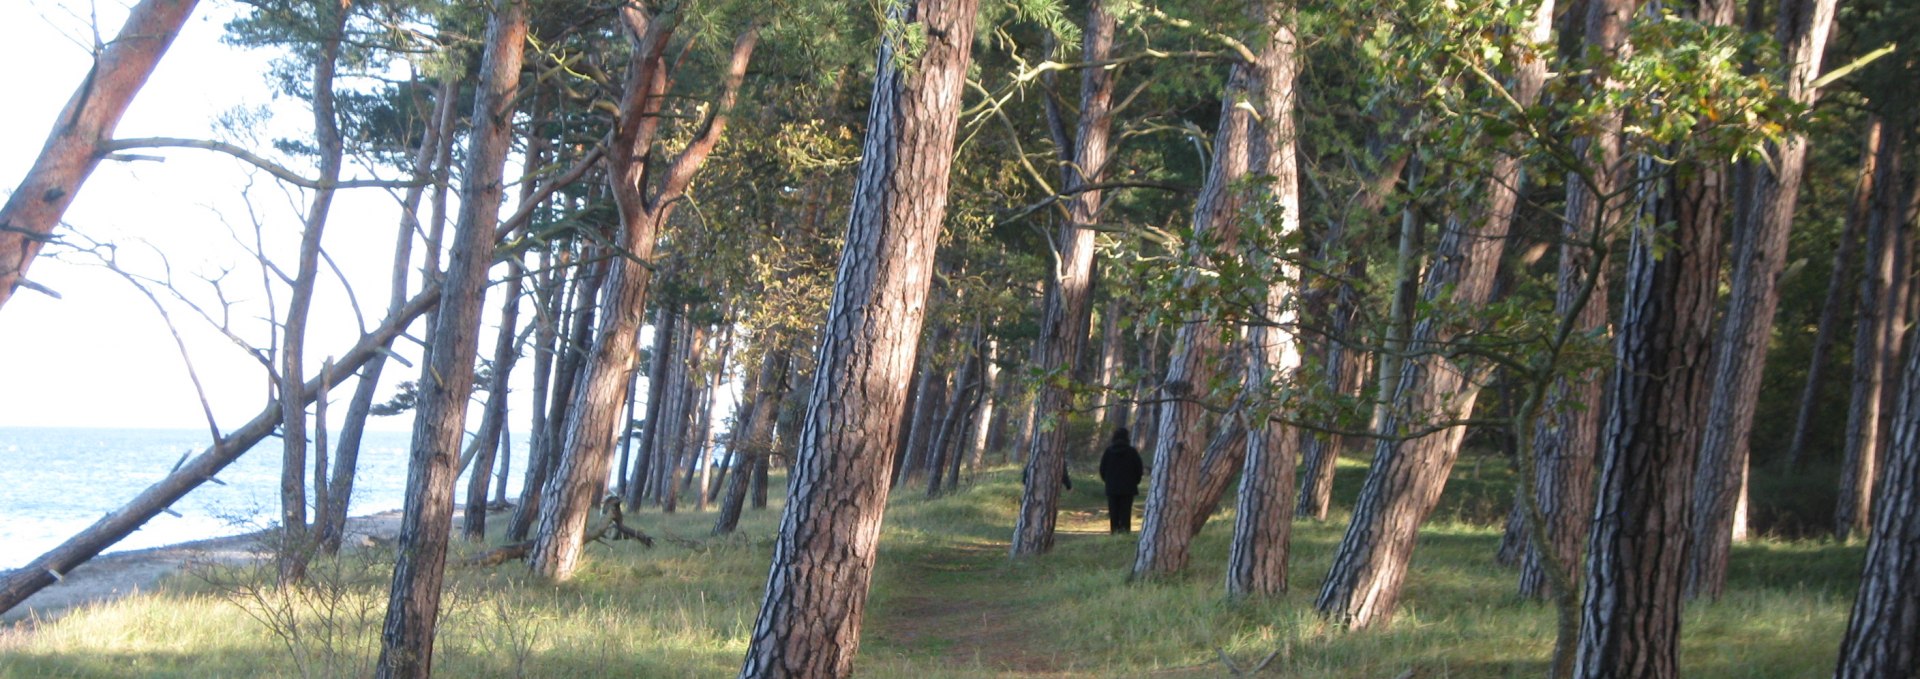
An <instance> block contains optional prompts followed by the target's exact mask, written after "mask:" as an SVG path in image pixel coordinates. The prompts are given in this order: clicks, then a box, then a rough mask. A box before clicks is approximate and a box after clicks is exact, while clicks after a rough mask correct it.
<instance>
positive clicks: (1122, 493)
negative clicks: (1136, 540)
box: [1100, 427, 1147, 533]
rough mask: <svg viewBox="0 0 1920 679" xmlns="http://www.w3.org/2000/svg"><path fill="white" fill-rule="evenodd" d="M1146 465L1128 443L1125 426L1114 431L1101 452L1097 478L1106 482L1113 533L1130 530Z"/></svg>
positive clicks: (1108, 515)
mask: <svg viewBox="0 0 1920 679" xmlns="http://www.w3.org/2000/svg"><path fill="white" fill-rule="evenodd" d="M1146 471H1147V466H1146V465H1145V464H1144V463H1142V462H1141V461H1140V451H1139V450H1138V449H1136V448H1134V447H1133V444H1131V443H1128V442H1127V428H1126V427H1121V428H1119V429H1115V430H1114V431H1113V443H1111V444H1108V445H1107V451H1106V452H1104V453H1101V454H1100V480H1101V481H1105V482H1106V484H1107V517H1108V521H1109V522H1110V524H1109V525H1110V526H1111V530H1112V532H1114V533H1131V532H1133V498H1134V497H1135V496H1138V495H1139V494H1140V477H1141V476H1142V475H1144V474H1145V473H1146Z"/></svg>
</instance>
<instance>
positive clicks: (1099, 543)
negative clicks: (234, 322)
mask: <svg viewBox="0 0 1920 679" xmlns="http://www.w3.org/2000/svg"><path fill="white" fill-rule="evenodd" d="M1362 471H1363V470H1361V469H1359V468H1357V467H1354V466H1347V467H1344V468H1342V469H1341V478H1340V483H1339V489H1338V490H1339V492H1338V493H1337V495H1339V496H1341V497H1347V498H1350V497H1351V496H1352V494H1353V492H1354V490H1355V489H1356V488H1357V486H1358V482H1359V479H1360V476H1361V473H1362ZM1077 476H1080V477H1081V478H1086V477H1088V476H1091V475H1090V474H1088V475H1077ZM1017 481H1018V471H1017V470H1011V469H1002V470H998V471H995V472H991V473H988V474H985V475H982V476H981V477H980V478H979V479H976V480H975V482H974V483H972V484H971V485H970V486H968V487H966V488H965V489H964V490H963V491H962V492H960V493H956V494H954V495H950V496H948V497H945V498H941V499H938V500H931V501H930V500H926V499H924V498H922V497H921V496H920V493H917V492H906V493H902V494H901V495H900V497H898V498H896V499H895V501H894V502H893V504H892V506H891V507H890V509H889V511H888V516H887V523H886V531H885V534H884V537H883V539H882V543H881V550H880V564H879V566H878V570H877V573H876V578H875V583H874V590H873V595H872V599H871V601H870V605H869V608H868V614H867V620H866V625H865V634H864V641H863V644H862V648H861V651H860V660H859V665H858V673H859V674H860V675H861V676H866V677H912V678H914V679H938V678H943V677H955V678H965V677H1008V676H1012V677H1136V676H1169V677H1187V676H1192V677H1209V676H1226V675H1228V672H1227V670H1226V667H1225V665H1223V664H1222V663H1221V660H1220V658H1221V657H1222V656H1225V657H1227V658H1229V659H1231V660H1232V661H1233V662H1234V663H1236V664H1238V665H1240V666H1242V667H1245V666H1248V665H1251V664H1252V663H1254V662H1257V661H1258V660H1259V659H1261V658H1263V657H1265V656H1267V655H1268V654H1270V653H1274V652H1276V651H1278V653H1279V656H1278V657H1277V658H1276V659H1275V660H1274V661H1273V663H1272V664H1271V665H1270V666H1269V669H1268V673H1269V675H1271V676H1288V677H1382V678H1389V677H1403V676H1416V677H1536V676H1540V674H1541V673H1542V671H1543V670H1544V668H1545V665H1546V655H1547V653H1548V650H1549V648H1550V646H1551V643H1552V615H1551V611H1550V610H1548V609H1547V608H1545V607H1543V606H1540V605H1536V604H1533V603H1528V602H1523V601H1520V600H1518V599H1517V598H1515V597H1514V596H1513V595H1512V593H1511V592H1512V588H1513V587H1512V580H1513V577H1512V574H1511V573H1510V572H1509V571H1507V570H1505V569H1503V568H1500V567H1498V566H1496V565H1495V564H1494V563H1493V561H1492V555H1493V552H1494V548H1495V546H1496V544H1497V543H1498V541H1499V532H1498V529H1497V527H1494V526H1493V525H1491V524H1492V519H1494V518H1496V517H1499V516H1501V515H1503V513H1504V508H1505V506H1506V505H1505V503H1506V499H1505V497H1506V496H1505V493H1506V492H1508V491H1507V490H1506V489H1507V488H1508V487H1509V484H1508V479H1507V475H1506V472H1505V470H1504V468H1503V466H1502V465H1500V464H1499V463H1498V462H1491V461H1490V462H1488V463H1486V464H1483V465H1476V464H1475V463H1474V462H1473V461H1472V460H1471V459H1470V460H1468V461H1465V462H1463V463H1462V465H1461V467H1460V469H1459V470H1457V471H1456V473H1455V479H1454V482H1453V483H1454V485H1453V487H1451V488H1449V491H1448V498H1447V501H1446V503H1445V504H1444V505H1443V506H1442V507H1441V509H1440V510H1438V511H1436V512H1435V521H1434V522H1432V523H1431V524H1430V525H1429V527H1428V528H1427V529H1426V530H1425V532H1424V533H1423V536H1422V539H1421V543H1420V548H1419V551H1418V553H1417V556H1416V557H1415V562H1414V566H1413V575H1412V577H1411V580H1410V582H1409V585H1408V590H1407V593H1406V595H1405V596H1404V597H1403V602H1402V609H1401V612H1400V614H1399V616H1398V617H1397V618H1396V620H1395V622H1394V624H1393V625H1392V627H1391V628H1390V629H1387V630H1381V631H1368V632H1361V633H1343V632H1339V631H1337V630H1334V629H1330V628H1328V627H1327V626H1326V625H1325V624H1323V623H1322V622H1321V621H1320V620H1319V619H1318V618H1317V617H1316V616H1315V615H1314V614H1313V612H1312V608H1311V602H1312V598H1313V595H1314V593H1315V591H1316V588H1317V586H1318V584H1319V580H1320V578H1321V577H1322V576H1323V575H1324V574H1325V570H1326V568H1327V565H1328V563H1329V562H1330V561H1331V552H1332V550H1333V549H1334V547H1335V546H1336V544H1337V543H1338V541H1339V539H1340V532H1341V530H1342V529H1343V528H1344V525H1345V522H1344V517H1339V516H1336V517H1334V520H1332V521H1328V522H1326V523H1315V522H1305V523H1302V524H1300V525H1299V526H1298V527H1297V528H1296V530H1295V536H1294V543H1293V545H1294V558H1293V562H1292V567H1293V577H1292V589H1293V591H1292V593H1291V594H1289V595H1288V596H1287V597H1285V598H1282V599H1279V600H1275V601H1260V602H1245V603H1232V602H1228V601H1225V600H1224V599H1223V598H1222V596H1221V592H1222V586H1221V580H1222V578H1223V577H1224V576H1223V567H1222V563H1223V562H1224V560H1225V558H1226V551H1227V538H1228V535H1227V533H1229V532H1230V526H1231V521H1230V517H1229V520H1223V517H1215V519H1214V521H1213V522H1212V523H1211V524H1209V525H1208V527H1207V529H1206V530H1205V531H1204V532H1203V533H1202V534H1201V536H1200V538H1199V539H1198V541H1197V542H1196V543H1195V552H1194V555H1193V566H1192V567H1190V568H1189V570H1188V572H1187V574H1186V575H1185V576H1182V577H1178V578H1174V579H1171V580H1168V581H1161V582H1154V583H1146V584H1129V583H1127V582H1126V581H1125V574H1126V572H1127V568H1128V566H1129V565H1130V564H1131V562H1132V558H1133V552H1134V540H1133V538H1132V537H1124V536H1123V537H1115V536H1109V535H1106V534H1105V528H1106V518H1105V517H1104V516H1103V515H1102V513H1103V512H1104V500H1103V499H1102V498H1101V497H1100V495H1099V492H1100V491H1099V487H1098V483H1097V482H1094V481H1093V480H1092V479H1088V480H1087V481H1085V482H1082V483H1080V484H1076V486H1075V490H1073V491H1071V492H1070V493H1068V495H1067V496H1066V498H1067V499H1066V503H1067V504H1066V508H1065V511H1064V512H1063V514H1062V516H1061V521H1060V528H1061V533H1060V536H1059V543H1058V546H1057V548H1056V549H1055V551H1054V553H1053V554H1051V555H1049V556H1047V557H1046V558H1043V559H1038V560H1031V561H1023V562H1009V561H1008V560H1007V558H1006V542H1007V538H1008V533H1009V532H1010V531H1011V526H1012V524H1013V520H1014V510H1015V504H1016V503H1017V502H1018V488H1017V485H1016V484H1017ZM711 520H712V515H711V514H696V513H681V514H678V515H674V516H670V517H662V516H660V515H659V514H656V513H652V512H648V513H645V514H643V515H642V516H641V517H640V523H641V524H642V525H643V526H645V528H646V529H647V530H648V531H650V532H652V533H653V534H654V535H656V536H657V537H658V536H665V537H669V538H671V539H667V540H662V541H661V543H660V546H659V547H657V548H655V549H653V550H642V549H641V548H640V547H639V546H638V545H635V544H634V543H631V542H619V543H612V544H611V545H592V546H590V547H589V553H590V558H589V561H588V565H587V567H586V569H585V570H584V571H583V572H582V574H581V576H580V577H579V578H577V579H576V580H574V581H572V582H569V583H567V584H565V585H560V586H554V585H548V584H541V583H538V582H537V581H534V580H532V579H530V578H528V577H527V576H526V575H525V569H524V567H521V566H519V565H517V564H507V565H503V566H499V567H495V568H461V569H454V570H453V571H451V573H452V580H451V586H450V588H449V592H448V597H447V607H446V613H445V614H444V616H443V622H442V627H441V634H440V641H439V646H438V650H437V653H436V658H435V666H436V669H437V670H438V671H439V674H440V676H447V677H516V676H554V677H571V676H621V677H629V676H637V677H718V676H728V675H730V674H732V673H733V672H734V671H735V670H736V669H737V667H738V664H739V661H740V658H741V657H742V655H743V654H744V652H745V644H746V637H747V633H748V630H749V628H750V627H751V625H752V623H753V616H754V614H755V613H756V612H757V608H758V604H759V600H760V595H761V591H762V588H763V587H764V584H765V578H766V561H767V559H768V555H769V554H770V553H771V550H772V539H771V535H772V533H773V532H774V529H775V525H776V523H777V520H778V515H777V511H768V512H758V513H750V514H749V515H748V517H747V519H746V520H745V521H744V522H743V525H742V530H741V533H740V534H737V535H735V536H733V537H730V538H725V539H714V538H707V537H705V536H706V530H707V528H708V526H709V525H710V523H711ZM1734 559H1735V566H1734V572H1733V574H1732V582H1731V584H1730V588H1731V592H1732V593H1731V594H1730V595H1729V596H1728V598H1727V599H1725V600H1723V601H1721V602H1719V603H1716V604H1711V605H1697V606H1694V607H1692V609H1691V610H1689V612H1688V614H1687V620H1686V624H1685V629H1686V638H1685V648H1684V651H1683V657H1682V666H1683V667H1684V668H1685V669H1686V674H1687V676H1690V677H1807V676H1818V675H1822V674H1824V673H1827V672H1830V671H1831V669H1830V668H1831V666H1832V661H1833V657H1834V654H1835V651H1836V649H1837V644H1838V640H1839V636H1840V633H1841V631H1842V629H1843V628H1844V626H1845V623H1846V613H1847V606H1848V605H1849V601H1850V600H1851V598H1852V594H1853V586H1854V579H1855V577H1856V573H1857V570H1858V564H1859V559H1860V549H1859V548H1858V547H1842V546H1835V545H1830V544H1819V543H1805V542H1801V543H1786V542H1767V541H1761V542H1756V543H1751V544H1748V545H1745V546H1742V547H1738V548H1736V551H1735V554H1734ZM386 568H388V566H387V565H386V564H384V563H380V562H378V560H369V559H353V558H348V559H343V560H341V561H338V562H333V563H330V564H325V565H324V566H323V567H322V568H321V571H322V572H321V574H320V575H319V576H318V577H317V578H316V581H317V582H319V583H320V585H319V586H316V587H313V588H309V589H306V590H301V591H298V592H288V591H285V590H276V589H272V588H266V587H261V586H258V585H257V584H255V583H259V582H261V581H262V580H260V579H259V578H258V576H257V575H258V574H252V573H244V572H232V571H226V572H219V573H209V574H201V575H199V576H196V577H185V578H180V579H177V580H176V581H174V582H172V583H169V585H168V586H167V587H165V588H163V589H162V591H157V592H152V593H148V594H143V595H139V596H135V597H132V598H128V599H124V600H121V601H118V602H114V603H111V604H107V605H104V606H100V607H97V608H92V609H88V610H84V611H80V612H76V613H74V614H71V615H68V616H66V617H64V618H61V619H60V620H58V621H55V622H52V623H47V624H43V625H41V626H39V627H37V628H35V629H32V630H31V631H20V630H16V631H14V632H11V633H4V634H0V677H109V676H111V677H120V676H150V677H221V676H224V677H257V676H258V677H271V676H283V677H300V676H358V675H364V674H366V669H367V666H368V664H369V663H370V662H371V657H372V652H373V646H374V642H375V640H376V639H377V635H378V627H379V619H380V616H381V615H382V613H383V607H384V599H385V592H386V572H385V569H386ZM1409 671H1411V675H1409Z"/></svg>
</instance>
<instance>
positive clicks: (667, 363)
mask: <svg viewBox="0 0 1920 679" xmlns="http://www.w3.org/2000/svg"><path fill="white" fill-rule="evenodd" d="M679 324H680V313H679V310H678V309H677V308H676V307H675V306H674V305H672V304H661V305H660V308H659V309H658V310H656V311H655V312H654V316H653V349H652V355H651V357H650V358H649V359H648V361H647V413H646V416H645V417H644V418H643V419H644V420H645V423H646V427H647V428H646V429H645V430H644V431H642V432H641V434H640V452H639V454H637V455H635V456H634V460H633V470H632V472H631V473H630V474H631V478H629V480H628V482H627V506H628V507H639V506H640V503H641V501H642V500H644V499H646V498H647V497H648V495H647V489H648V484H649V482H650V481H652V480H653V465H654V464H655V462H654V460H655V459H657V458H658V457H659V451H660V448H661V446H660V444H659V439H660V424H661V422H662V420H661V416H662V414H663V413H665V412H666V402H667V384H668V383H670V382H672V381H673V380H672V378H671V372H672V370H673V367H672V365H673V352H674V351H675V343H674V338H675V336H677V335H679V333H680V325H679Z"/></svg>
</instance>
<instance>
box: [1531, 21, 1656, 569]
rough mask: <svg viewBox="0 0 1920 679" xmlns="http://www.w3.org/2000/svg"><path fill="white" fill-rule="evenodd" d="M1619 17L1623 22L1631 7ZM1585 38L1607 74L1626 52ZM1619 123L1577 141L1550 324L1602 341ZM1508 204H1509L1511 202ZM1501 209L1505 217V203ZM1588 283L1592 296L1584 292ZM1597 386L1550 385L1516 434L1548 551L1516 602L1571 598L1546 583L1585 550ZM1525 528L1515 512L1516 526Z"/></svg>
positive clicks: (1538, 77)
mask: <svg viewBox="0 0 1920 679" xmlns="http://www.w3.org/2000/svg"><path fill="white" fill-rule="evenodd" d="M1547 5H1548V6H1547V7H1546V8H1545V9H1544V11H1545V12H1547V14H1546V15H1544V16H1543V15H1539V14H1536V15H1535V16H1534V19H1533V22H1532V27H1531V32H1532V34H1533V40H1534V41H1535V42H1545V41H1547V40H1548V39H1549V37H1550V35H1551V31H1552V14H1551V13H1552V7H1551V3H1547ZM1626 11H1629V12H1630V11H1631V7H1630V6H1629V7H1628V8H1627V10H1626ZM1592 20H1593V17H1592V15H1591V14H1590V16H1589V22H1590V23H1589V26H1593V24H1592V23H1591V22H1592ZM1591 30H1592V32H1591V33H1589V34H1588V36H1587V45H1588V49H1589V50H1593V51H1594V52H1595V53H1596V54H1597V56H1599V58H1600V59H1602V60H1603V61H1601V62H1600V63H1597V64H1594V66H1596V67H1598V68H1603V69H1604V68H1611V63H1612V61H1613V60H1614V59H1617V58H1618V57H1619V56H1620V55H1621V54H1623V53H1624V52H1625V50H1627V49H1628V46H1627V43H1626V38H1625V35H1624V33H1620V32H1615V31H1614V30H1613V27H1611V26H1593V28H1592V29H1591ZM1545 67H1546V64H1545V63H1544V61H1542V60H1535V61H1534V62H1533V63H1532V64H1530V65H1529V66H1528V68H1526V69H1525V70H1523V71H1521V73H1520V82H1521V83H1522V84H1523V86H1525V87H1527V88H1529V90H1530V92H1531V94H1532V97H1533V99H1537V98H1538V97H1539V92H1540V84H1541V83H1542V82H1543V80H1544V79H1545V75H1546V68H1545ZM1609 87H1610V84H1609V83H1608V82H1606V81H1603V80H1596V81H1590V82H1589V83H1588V84H1587V90H1588V91H1589V92H1596V93H1597V92H1601V91H1603V90H1605V89H1607V88H1609ZM1531 101H1532V99H1530V100H1529V101H1528V103H1529V105H1531ZM1622 121H1623V119H1622V118H1621V114H1619V113H1613V112H1609V113H1607V114H1606V115H1605V117H1604V118H1603V123H1602V126H1601V128H1602V129H1600V130H1599V131H1598V132H1597V133H1596V134H1595V135H1594V136H1592V137H1588V138H1583V139H1580V140H1578V141H1576V142H1575V143H1574V145H1575V148H1576V150H1577V151H1578V152H1579V153H1580V154H1582V160H1583V161H1584V162H1585V167H1584V169H1583V170H1581V171H1576V172H1569V173H1568V175H1567V205H1566V223H1565V225H1564V227H1563V228H1562V231H1561V233H1562V239H1563V240H1562V242H1561V245H1560V262H1559V266H1560V269H1559V272H1558V284H1557V286H1556V287H1557V293H1556V295H1555V297H1554V302H1553V310H1554V315H1556V316H1560V317H1563V318H1569V317H1570V318H1574V319H1575V320H1574V326H1573V332H1574V333H1576V334H1579V335H1582V336H1590V337H1591V336H1602V337H1604V336H1605V334H1606V332H1607V315H1608V314H1607V311H1608V309H1607V299H1608V297H1607V276H1606V275H1605V273H1603V272H1604V271H1605V269H1603V268H1599V267H1597V266H1596V264H1595V260H1596V259H1598V258H1604V257H1605V255H1606V252H1605V250H1606V248H1607V245H1608V244H1609V243H1611V242H1612V240H1613V239H1612V236H1611V235H1610V234H1612V233H1614V232H1615V231H1617V230H1618V228H1619V224H1620V223H1621V221H1622V218H1623V216H1624V215H1628V214H1630V211H1629V210H1628V209H1627V207H1626V205H1625V203H1626V202H1627V200H1626V198H1624V194H1623V192H1622V191H1621V189H1623V188H1624V187H1626V186H1627V180H1628V175H1627V173H1626V172H1625V171H1624V170H1625V169H1626V164H1625V161H1623V160H1622V158H1621V155H1620V154H1621V152H1620V143H1621V140H1620V132H1619V130H1620V127H1621V124H1622ZM1515 162H1517V161H1515ZM1518 169H1519V168H1518V166H1517V165H1514V166H1510V171H1511V172H1513V174H1510V175H1508V176H1510V177H1518V174H1517V172H1518ZM1508 200H1509V201H1511V200H1512V197H1511V194H1509V195H1508ZM1508 205H1509V210H1510V209H1511V202H1509V203H1508ZM1589 279H1591V286H1589V285H1587V283H1588V282H1589ZM1564 350H1565V349H1562V351H1564ZM1604 379H1606V374H1605V373H1604V372H1603V371H1602V370H1601V369H1599V368H1591V369H1588V370H1585V371H1582V372H1580V373H1579V374H1575V375H1563V376H1559V377H1556V378H1555V379H1554V382H1553V384H1552V385H1550V386H1548V387H1547V389H1546V392H1545V394H1544V396H1545V398H1544V399H1543V401H1542V405H1541V414H1540V416H1539V417H1538V419H1537V420H1536V421H1535V423H1534V430H1533V431H1531V432H1519V433H1517V435H1519V436H1532V437H1533V445H1532V449H1533V469H1532V472H1533V476H1534V478H1533V483H1532V484H1530V485H1531V491H1532V493H1533V495H1534V498H1533V500H1534V504H1535V506H1536V507H1538V508H1539V511H1540V517H1539V520H1540V521H1542V522H1543V526H1542V527H1543V528H1544V529H1545V530H1544V534H1545V535H1546V536H1547V540H1548V541H1549V542H1550V544H1546V545H1541V544H1537V543H1535V542H1533V540H1531V539H1527V540H1524V541H1523V542H1524V543H1525V549H1524V551H1522V553H1521V560H1520V585H1519V586H1520V595H1521V596H1523V597H1528V598H1533V599H1547V598H1549V597H1558V598H1559V600H1560V601H1568V599H1566V598H1565V597H1570V596H1571V593H1563V592H1555V591H1553V590H1552V587H1553V583H1554V582H1556V581H1558V580H1560V578H1557V577H1556V576H1555V575H1553V574H1550V573H1548V572H1547V571H1548V569H1549V568H1562V569H1564V568H1570V567H1572V564H1576V563H1579V562H1580V549H1581V545H1582V544H1583V543H1584V542H1585V541H1586V537H1587V528H1588V523H1589V519H1590V516H1591V514H1590V510H1591V509H1592V507H1593V459H1594V456H1595V448H1596V447H1598V446H1599V444H1600V416H1601V414H1602V413H1603V412H1604V411H1603V410H1602V406H1603V405H1604V404H1603V403H1602V402H1601V399H1602V398H1603V397H1604V395H1603V394H1602V393H1601V389H1602V388H1603V387H1604V386H1605V385H1604V384H1603V383H1602V380H1604ZM1523 473H1524V472H1523ZM1526 518H1527V517H1526V516H1525V514H1524V512H1523V513H1522V516H1521V519H1522V520H1523V521H1525V520H1526ZM1546 549H1551V550H1552V558H1550V559H1549V558H1548V556H1547V555H1546V554H1545V553H1544V552H1543V551H1542V550H1546ZM1564 572H1566V573H1571V571H1564Z"/></svg>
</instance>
